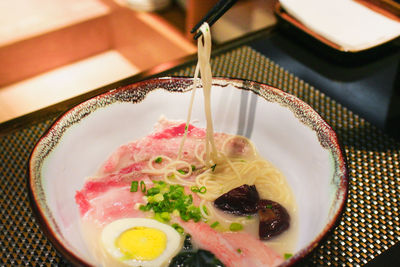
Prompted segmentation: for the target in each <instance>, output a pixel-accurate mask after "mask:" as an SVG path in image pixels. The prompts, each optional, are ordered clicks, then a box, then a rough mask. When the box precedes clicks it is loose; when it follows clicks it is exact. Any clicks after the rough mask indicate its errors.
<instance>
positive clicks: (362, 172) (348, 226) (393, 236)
mask: <svg viewBox="0 0 400 267" xmlns="http://www.w3.org/2000/svg"><path fill="white" fill-rule="evenodd" d="M212 68H213V74H214V75H215V76H223V77H232V78H242V79H249V80H254V81H258V82H261V83H266V84H270V85H272V86H275V87H278V88H281V89H282V90H284V91H286V92H289V93H291V94H294V95H296V96H297V97H299V98H301V99H302V100H304V101H305V102H307V103H308V104H310V105H311V106H312V107H313V108H314V109H315V110H316V111H317V112H318V113H319V114H321V116H322V117H323V118H324V119H325V120H326V121H327V122H328V123H329V124H330V125H331V126H332V128H333V129H334V130H335V131H336V133H337V134H338V137H339V140H340V142H341V144H342V146H343V149H344V152H345V156H346V158H347V163H348V172H349V199H348V203H347V205H346V207H345V210H344V213H343V217H342V218H341V220H340V222H339V224H338V226H337V227H336V228H335V229H334V231H333V232H332V234H331V235H329V236H328V238H327V239H325V240H324V242H323V243H321V245H320V246H319V247H317V248H316V249H315V250H314V251H313V253H312V255H311V257H310V258H309V259H308V260H307V262H306V265H309V266H315V265H320V266H321V265H322V266H344V265H346V266H347V265H356V266H357V265H363V264H365V263H367V262H368V261H370V260H371V259H373V258H374V257H375V256H377V255H378V254H380V253H381V252H383V251H384V250H386V249H388V248H389V247H391V246H392V245H394V244H395V243H396V242H399V241H400V222H399V207H398V201H399V199H400V190H399V189H398V188H399V186H400V168H399V161H400V160H399V154H400V143H399V142H396V141H395V140H394V139H391V138H390V137H388V136H387V135H385V134H384V133H382V132H381V131H380V130H379V129H377V128H376V127H374V126H373V125H371V124H370V123H368V122H367V121H365V120H364V119H363V118H360V117H359V116H358V115H357V114H354V113H353V112H352V111H350V110H348V109H346V108H345V107H343V106H341V105H340V104H339V103H336V102H335V101H334V100H332V99H330V98H329V97H327V96H326V95H324V94H323V93H321V92H320V91H319V90H318V89H316V88H314V87H313V86H312V85H310V84H308V83H307V82H305V81H302V80H300V79H299V78H297V77H295V76H294V75H293V74H291V73H289V72H288V71H286V70H284V69H283V68H281V67H280V66H279V65H277V64H275V63H274V62H272V61H271V60H269V59H268V58H266V57H265V56H263V55H262V54H260V53H258V52H256V51H255V50H253V49H252V48H250V47H248V46H241V47H239V48H236V49H233V50H230V51H228V52H223V53H221V54H219V55H217V56H215V57H213V60H212ZM193 72H194V66H189V67H183V68H181V69H178V70H177V71H175V72H173V73H170V75H174V76H175V75H176V76H192V75H193ZM54 119H55V118H52V119H48V120H46V121H43V122H40V123H36V124H34V125H30V126H28V127H26V128H24V129H21V130H17V131H15V132H13V133H10V134H8V135H4V136H1V137H0V151H1V153H0V179H1V184H0V199H1V202H0V213H1V224H0V247H1V252H0V254H1V262H0V265H5V266H23V265H27V266H42V265H56V266H67V265H68V262H67V261H66V260H64V259H63V258H62V256H61V255H59V253H58V252H57V251H56V250H55V249H54V248H53V246H52V245H51V243H50V242H49V241H48V240H47V239H46V237H45V236H44V235H43V234H42V232H41V231H40V229H39V227H38V226H37V224H36V222H35V219H34V217H33V215H32V213H31V210H30V207H29V202H28V194H27V191H26V168H27V161H28V157H29V154H30V151H31V150H32V149H33V147H34V145H35V143H36V142H37V141H38V139H39V137H40V136H41V135H42V133H44V131H45V130H46V128H47V127H48V126H49V125H50V124H51V123H52V121H53V120H54Z"/></svg>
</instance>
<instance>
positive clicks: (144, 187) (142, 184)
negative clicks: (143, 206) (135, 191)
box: [140, 181, 146, 193]
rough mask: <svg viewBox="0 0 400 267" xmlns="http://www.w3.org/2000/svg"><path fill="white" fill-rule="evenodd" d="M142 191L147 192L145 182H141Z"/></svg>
mask: <svg viewBox="0 0 400 267" xmlns="http://www.w3.org/2000/svg"><path fill="white" fill-rule="evenodd" d="M140 191H142V192H143V193H144V192H146V184H145V183H144V182H143V181H140Z"/></svg>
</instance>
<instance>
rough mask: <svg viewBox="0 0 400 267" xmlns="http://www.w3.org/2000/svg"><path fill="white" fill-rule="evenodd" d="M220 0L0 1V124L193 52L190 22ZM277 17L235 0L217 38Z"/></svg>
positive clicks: (269, 2) (264, 3)
mask: <svg viewBox="0 0 400 267" xmlns="http://www.w3.org/2000/svg"><path fill="white" fill-rule="evenodd" d="M216 2H217V0H68V1H65V0H13V1H0V13H1V14H0V123H1V122H4V121H7V120H10V119H13V118H16V117H18V116H21V115H24V114H27V113H29V112H32V111H35V110H38V109H41V108H43V107H46V106H49V105H51V104H55V103H58V102H60V101H63V100H65V99H68V98H71V97H73V96H76V95H80V94H82V93H85V92H87V91H90V90H93V89H96V88H98V87H101V86H104V85H106V84H109V83H112V82H114V81H117V80H120V79H123V78H126V77H129V76H132V75H134V74H137V73H140V72H142V71H145V70H147V69H150V68H152V67H154V66H159V65H160V64H163V63H167V62H171V61H173V60H176V59H179V58H182V57H185V56H188V55H191V54H194V53H196V44H195V42H193V40H192V35H191V34H190V33H189V31H190V29H191V28H192V27H193V26H194V25H195V24H196V23H197V22H198V21H199V20H200V18H201V17H202V16H203V15H204V14H205V13H206V12H207V11H208V10H209V8H210V7H212V6H213V5H214V4H215V3H216ZM275 23H276V19H275V17H274V15H273V0H239V1H238V2H237V3H236V4H235V5H234V6H233V7H232V8H231V9H230V10H229V11H228V12H227V13H226V14H225V15H224V16H223V17H222V18H221V19H220V20H219V21H218V22H217V23H216V24H215V25H214V26H213V28H212V31H213V41H214V42H215V43H216V44H221V43H224V42H227V41H229V40H231V39H234V38H237V37H240V36H242V35H245V34H247V33H250V32H252V31H257V30H259V29H262V28H265V27H267V26H270V25H273V24H275Z"/></svg>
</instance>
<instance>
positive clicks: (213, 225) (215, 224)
mask: <svg viewBox="0 0 400 267" xmlns="http://www.w3.org/2000/svg"><path fill="white" fill-rule="evenodd" d="M218 224H219V222H218V221H216V222H214V223H213V224H211V225H210V227H211V228H215V227H217V226H218Z"/></svg>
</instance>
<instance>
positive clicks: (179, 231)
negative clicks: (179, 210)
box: [171, 223, 184, 234]
mask: <svg viewBox="0 0 400 267" xmlns="http://www.w3.org/2000/svg"><path fill="white" fill-rule="evenodd" d="M171 226H172V227H173V228H174V229H175V230H176V231H177V232H178V233H180V234H183V233H184V230H183V228H182V226H180V225H179V224H177V223H174V224H172V225H171Z"/></svg>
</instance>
